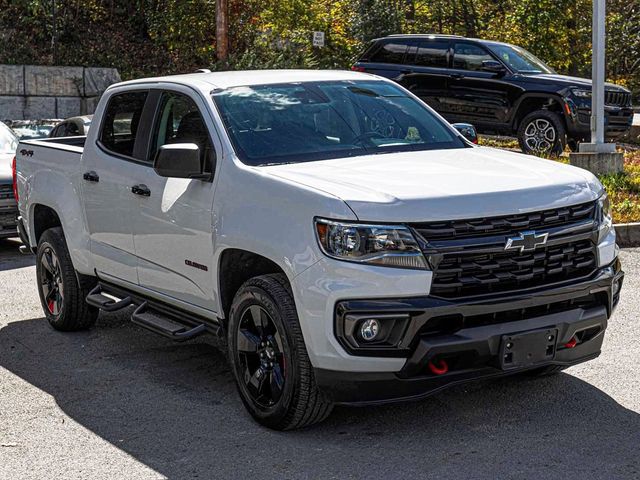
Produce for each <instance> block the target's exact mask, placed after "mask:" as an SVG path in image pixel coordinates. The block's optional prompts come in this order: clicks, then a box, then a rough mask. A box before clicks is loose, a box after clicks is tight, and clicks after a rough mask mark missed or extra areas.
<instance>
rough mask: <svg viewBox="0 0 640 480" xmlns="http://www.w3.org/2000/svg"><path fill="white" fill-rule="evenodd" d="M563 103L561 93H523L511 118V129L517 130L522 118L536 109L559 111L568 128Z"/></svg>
mask: <svg viewBox="0 0 640 480" xmlns="http://www.w3.org/2000/svg"><path fill="white" fill-rule="evenodd" d="M563 104H564V102H563V100H562V97H560V96H559V95H554V94H549V93H531V94H527V95H523V96H522V98H520V99H519V100H518V103H517V104H516V106H515V108H514V114H513V118H512V119H511V130H512V131H513V132H517V131H518V128H519V127H520V122H521V121H522V119H523V118H524V117H526V116H527V115H528V114H530V113H531V112H535V111H536V110H549V111H552V112H555V113H559V114H560V118H561V119H562V121H563V122H564V126H565V128H566V126H567V122H566V118H565V113H564V108H563Z"/></svg>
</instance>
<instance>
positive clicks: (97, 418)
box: [0, 240, 640, 479]
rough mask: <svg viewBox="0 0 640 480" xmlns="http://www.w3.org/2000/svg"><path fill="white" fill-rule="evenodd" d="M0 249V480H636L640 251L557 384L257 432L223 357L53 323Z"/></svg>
mask: <svg viewBox="0 0 640 480" xmlns="http://www.w3.org/2000/svg"><path fill="white" fill-rule="evenodd" d="M17 246H18V244H17V243H16V242H15V241H13V240H0V305H1V309H0V479H45V478H46V479H49V478H51V479H53V478H56V479H71V478H83V479H84V478H86V479H155V478H172V479H190V478H200V479H209V478H225V479H226V478H243V479H248V478H260V479H269V478H296V479H297V478H303V479H306V478H313V479H315V478H318V479H325V478H336V479H346V478H369V479H370V478H440V479H442V478H486V479H511V478H513V479H523V478H532V479H533V478H535V479H543V478H544V479H553V478H562V479H564V478H580V479H603V478H606V479H618V478H625V479H633V478H640V342H639V341H638V338H639V336H640V322H639V321H638V311H639V310H640V249H630V250H624V251H623V253H622V260H623V267H624V269H625V271H626V273H627V277H626V284H625V288H624V292H623V296H622V300H621V303H620V306H619V308H618V310H617V311H616V313H615V315H614V317H613V319H612V320H611V322H610V326H609V330H608V333H607V336H606V339H605V344H604V349H603V353H602V355H601V356H600V357H599V358H598V359H597V360H595V361H592V362H590V363H587V364H583V365H579V366H576V367H573V368H571V369H569V370H567V371H566V373H562V374H560V375H557V376H554V377H549V378H544V379H538V380H532V379H528V378H513V379H509V380H506V379H502V380H496V381H490V382H484V383H476V384H472V385H469V386H464V387H456V388H452V389H450V390H448V391H445V392H443V393H440V394H438V395H436V396H434V397H431V398H430V399H427V400H425V401H422V402H420V403H412V404H404V405H397V406H388V407H377V408H337V409H336V410H335V411H334V413H333V415H332V416H331V417H330V418H329V419H328V421H326V422H325V423H323V424H321V425H319V426H316V427H313V428H310V429H307V430H304V431H296V432H288V433H278V432H271V431H269V430H266V429H264V428H261V427H259V426H257V425H256V424H255V423H254V422H253V421H252V420H251V419H250V418H249V416H248V415H247V414H246V413H245V411H244V409H243V407H242V405H241V403H240V401H239V398H238V397H237V395H236V392H235V387H234V385H233V381H232V378H231V374H230V371H229V369H228V368H227V365H226V364H225V362H224V359H223V356H222V355H221V354H220V353H219V352H218V351H217V350H216V348H215V347H214V346H212V345H210V344H209V343H207V342H206V341H198V342H193V343H188V344H174V343H172V342H170V341H169V340H166V339H163V338H161V337H158V336H156V335H154V334H151V333H148V332H146V331H143V330H141V329H139V328H138V327H136V326H134V325H132V324H130V323H129V322H128V319H127V318H126V316H124V315H113V314H112V315H104V316H101V317H100V319H99V320H98V324H97V326H96V327H95V328H93V329H92V330H90V331H88V332H82V333H73V334H63V333H59V332H55V331H54V330H52V329H51V328H50V327H49V326H48V324H47V323H46V321H45V320H44V319H43V317H42V312H41V308H40V304H39V301H38V297H37V293H36V288H35V280H34V277H35V267H34V266H33V260H34V259H33V257H25V256H21V255H20V254H19V253H18V252H17Z"/></svg>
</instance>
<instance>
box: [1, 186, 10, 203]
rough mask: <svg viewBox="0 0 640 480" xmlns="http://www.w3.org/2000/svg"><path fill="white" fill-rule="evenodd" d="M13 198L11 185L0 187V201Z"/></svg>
mask: <svg viewBox="0 0 640 480" xmlns="http://www.w3.org/2000/svg"><path fill="white" fill-rule="evenodd" d="M7 198H13V185H7V184H4V185H0V200H6V199H7Z"/></svg>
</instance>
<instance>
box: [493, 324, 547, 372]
mask: <svg viewBox="0 0 640 480" xmlns="http://www.w3.org/2000/svg"><path fill="white" fill-rule="evenodd" d="M557 339H558V329H557V328H545V329H541V330H533V331H530V332H523V333H518V334H514V335H503V336H502V341H501V344H500V367H501V368H502V369H503V370H511V369H515V368H526V367H530V366H534V365H537V364H539V363H546V362H549V361H551V360H553V358H554V357H555V355H556V344H557Z"/></svg>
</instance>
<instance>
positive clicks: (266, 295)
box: [228, 274, 333, 430]
mask: <svg viewBox="0 0 640 480" xmlns="http://www.w3.org/2000/svg"><path fill="white" fill-rule="evenodd" d="M228 348H229V360H230V362H231V367H232V370H233V374H234V377H235V380H236V385H237V387H238V392H239V393H240V398H241V399H242V402H243V403H244V405H245V407H246V408H247V410H248V411H249V413H250V414H251V416H252V417H253V418H254V419H255V420H256V421H257V422H258V423H260V424H262V425H264V426H266V427H269V428H272V429H275V430H290V429H295V428H301V427H305V426H308V425H312V424H314V423H318V422H321V421H322V420H324V419H325V418H326V417H327V416H328V415H329V414H330V413H331V410H332V408H333V405H332V403H331V402H330V401H328V400H327V399H326V398H325V397H324V396H323V395H322V393H321V392H320V391H319V390H318V387H317V386H316V383H315V378H314V375H313V368H312V366H311V362H310V361H309V356H308V355H307V349H306V346H305V343H304V339H303V337H302V331H301V330H300V323H299V321H298V315H297V313H296V308H295V304H294V301H293V295H292V292H291V288H290V286H289V283H288V281H287V278H286V277H285V276H284V275H283V274H270V275H262V276H259V277H255V278H252V279H250V280H248V281H247V282H246V283H245V284H244V285H242V287H240V289H239V290H238V292H237V294H236V296H235V298H234V300H233V304H232V306H231V310H230V314H229V325H228Z"/></svg>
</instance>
